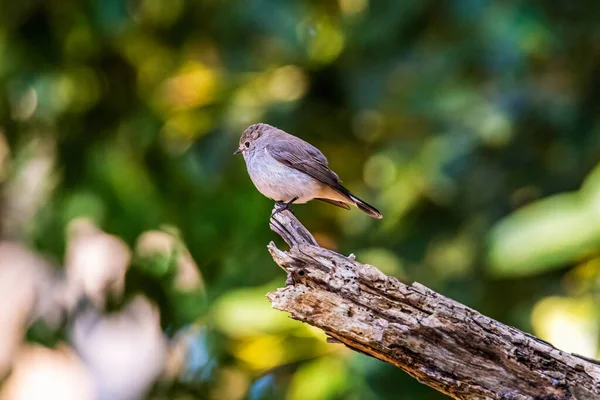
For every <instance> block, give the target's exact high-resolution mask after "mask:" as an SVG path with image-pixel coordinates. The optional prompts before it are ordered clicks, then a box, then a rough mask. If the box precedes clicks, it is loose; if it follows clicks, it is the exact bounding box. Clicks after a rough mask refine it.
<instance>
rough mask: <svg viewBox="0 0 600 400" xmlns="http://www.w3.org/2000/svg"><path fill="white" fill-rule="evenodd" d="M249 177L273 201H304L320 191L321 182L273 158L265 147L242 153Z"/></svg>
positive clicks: (315, 195)
mask: <svg viewBox="0 0 600 400" xmlns="http://www.w3.org/2000/svg"><path fill="white" fill-rule="evenodd" d="M244 159H245V160H246V166H247V168H248V174H249V175H250V179H252V182H253V183H254V186H256V188H257V189H258V191H259V192H261V193H262V194H263V195H265V196H267V197H268V198H270V199H273V200H275V201H284V202H288V201H290V200H292V199H293V198H295V197H298V200H296V201H295V203H306V202H307V201H309V200H311V199H313V198H315V197H317V196H318V194H319V193H320V191H321V186H322V184H321V183H320V182H319V181H317V180H316V179H314V178H312V177H311V176H309V175H307V174H305V173H303V172H300V171H298V170H295V169H293V168H290V167H287V166H285V165H284V164H282V163H280V162H279V161H277V160H275V159H274V158H273V157H271V155H270V154H269V153H268V152H267V150H266V149H264V148H263V149H256V150H255V151H254V152H252V153H249V154H247V155H246V154H244Z"/></svg>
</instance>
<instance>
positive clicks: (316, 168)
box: [234, 124, 382, 218]
mask: <svg viewBox="0 0 600 400" xmlns="http://www.w3.org/2000/svg"><path fill="white" fill-rule="evenodd" d="M238 153H242V155H243V156H244V160H245V161H246V166H247V168H248V174H249V175H250V179H252V182H253V183H254V185H255V186H256V188H257V189H258V191H259V192H261V193H262V194H263V195H265V196H267V197H269V198H270V199H273V200H275V201H277V202H278V203H285V205H286V206H287V205H289V204H291V203H306V202H307V201H309V200H312V199H317V200H322V201H325V202H327V203H330V204H333V205H336V206H338V207H342V208H345V209H350V206H352V205H353V206H356V207H358V208H359V209H360V210H362V211H364V212H365V213H367V214H368V215H370V216H371V217H373V218H382V215H381V213H380V212H379V211H377V209H375V207H373V206H371V205H369V204H367V203H365V202H364V201H362V200H360V199H359V198H358V197H356V196H354V195H353V194H352V193H350V191H349V190H348V189H346V188H345V187H344V186H342V183H341V181H340V178H339V177H338V176H337V174H336V173H335V172H333V171H332V170H331V169H329V164H328V163H327V159H326V158H325V156H324V155H323V153H321V152H320V151H319V149H317V148H316V147H314V146H313V145H311V144H310V143H307V142H305V141H304V140H302V139H300V138H297V137H295V136H293V135H290V134H288V133H286V132H284V131H282V130H281V129H277V128H275V127H273V126H271V125H267V124H255V125H251V126H249V127H248V128H247V129H246V130H245V131H244V133H243V134H242V137H241V138H240V146H239V148H238V149H237V150H236V151H235V153H234V154H238Z"/></svg>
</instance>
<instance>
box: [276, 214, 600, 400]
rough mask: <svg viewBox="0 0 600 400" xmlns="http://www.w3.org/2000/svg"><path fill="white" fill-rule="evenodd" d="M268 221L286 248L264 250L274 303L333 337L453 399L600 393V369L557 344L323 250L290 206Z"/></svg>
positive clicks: (584, 399)
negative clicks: (282, 279)
mask: <svg viewBox="0 0 600 400" xmlns="http://www.w3.org/2000/svg"><path fill="white" fill-rule="evenodd" d="M270 227H271V229H272V230H273V231H275V232H276V233H278V234H279V235H280V236H281V237H282V238H283V239H284V240H285V242H286V243H287V244H288V245H289V246H290V250H289V251H282V250H280V249H278V248H277V247H276V246H275V244H274V243H273V242H271V243H270V244H269V246H268V249H269V252H270V253H271V256H272V257H273V260H275V262H276V263H277V264H278V265H279V266H280V267H281V268H283V269H284V270H285V271H286V272H287V274H288V279H287V281H286V287H284V288H280V289H278V290H277V291H275V292H271V293H269V294H268V295H267V296H268V298H269V300H270V301H271V303H272V306H273V308H275V309H278V310H281V311H287V312H289V313H290V314H291V317H292V318H294V319H297V320H299V321H302V322H305V323H308V324H310V325H313V326H315V327H318V328H320V329H322V330H323V331H324V332H325V333H326V334H327V335H328V336H329V337H330V338H332V341H334V342H340V343H343V344H344V345H346V346H348V347H349V348H351V349H353V350H356V351H358V352H361V353H364V354H367V355H370V356H373V357H375V358H378V359H380V360H382V361H385V362H388V363H390V364H393V365H395V366H396V367H398V368H401V369H402V370H404V371H405V372H406V373H408V374H409V375H410V376H412V377H413V378H415V379H417V380H418V381H419V382H421V383H424V384H426V385H428V386H431V387H432V388H434V389H437V390H439V391H440V392H443V393H445V394H447V395H448V396H450V397H453V398H456V399H506V400H521V399H547V400H558V399H574V400H575V399H576V400H588V399H600V365H598V362H597V361H595V360H593V359H589V358H586V357H582V356H578V355H575V354H570V353H567V352H564V351H561V350H558V349H556V348H555V347H553V346H552V345H550V344H549V343H547V342H544V341H543V340H541V339H538V338H536V337H534V336H532V335H529V334H527V333H524V332H522V331H520V330H518V329H516V328H513V327H510V326H507V325H504V324H502V323H500V322H498V321H495V320H493V319H491V318H488V317H486V316H485V315H482V314H480V313H478V312H477V311H475V310H473V309H471V308H469V307H467V306H465V305H463V304H460V303H458V302H456V301H454V300H451V299H449V298H447V297H445V296H443V295H441V294H439V293H436V292H434V291H433V290H430V289H428V288H427V287H425V286H423V285H421V284H419V283H413V284H412V285H405V284H403V283H402V282H400V281H398V280H397V279H396V278H394V277H390V276H386V275H385V274H383V273H382V272H381V271H379V270H378V269H377V268H375V267H374V266H371V265H368V264H361V263H359V262H357V261H355V260H354V258H353V256H351V257H346V256H343V255H341V254H338V253H336V252H333V251H330V250H327V249H324V248H321V247H319V246H318V244H317V242H316V241H315V239H314V238H313V236H312V235H311V234H310V232H308V231H307V230H306V228H304V226H302V224H301V223H300V222H299V221H298V220H297V219H296V217H295V216H294V215H293V214H292V213H291V212H289V211H283V212H280V213H277V214H276V215H274V216H273V217H272V218H271V221H270Z"/></svg>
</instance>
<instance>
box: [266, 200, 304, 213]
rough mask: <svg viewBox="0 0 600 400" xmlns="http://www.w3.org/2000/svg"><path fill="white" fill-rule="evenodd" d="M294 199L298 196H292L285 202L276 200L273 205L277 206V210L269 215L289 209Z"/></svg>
mask: <svg viewBox="0 0 600 400" xmlns="http://www.w3.org/2000/svg"><path fill="white" fill-rule="evenodd" d="M296 200H298V197H294V198H293V199H291V200H290V201H288V202H287V203H285V202H283V201H276V202H275V206H276V208H277V210H275V211H274V212H273V214H271V217H273V216H274V215H275V214H277V213H280V212H282V211H283V210H289V209H290V206H291V205H292V203H294V202H295V201H296ZM290 211H291V210H290Z"/></svg>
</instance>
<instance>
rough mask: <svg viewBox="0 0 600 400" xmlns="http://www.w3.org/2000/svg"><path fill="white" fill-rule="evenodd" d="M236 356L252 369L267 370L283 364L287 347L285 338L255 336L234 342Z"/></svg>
mask: <svg viewBox="0 0 600 400" xmlns="http://www.w3.org/2000/svg"><path fill="white" fill-rule="evenodd" d="M233 352H234V353H235V355H236V357H237V358H239V359H240V360H242V361H243V362H245V363H246V364H248V365H249V366H250V367H251V368H252V369H254V370H258V371H265V370H267V369H270V368H273V367H275V366H277V365H279V364H282V363H283V361H284V359H285V356H286V349H285V347H284V343H283V339H282V338H281V337H278V336H275V335H261V336H254V337H251V338H248V339H246V340H243V341H241V342H238V343H237V344H234V350H233Z"/></svg>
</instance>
